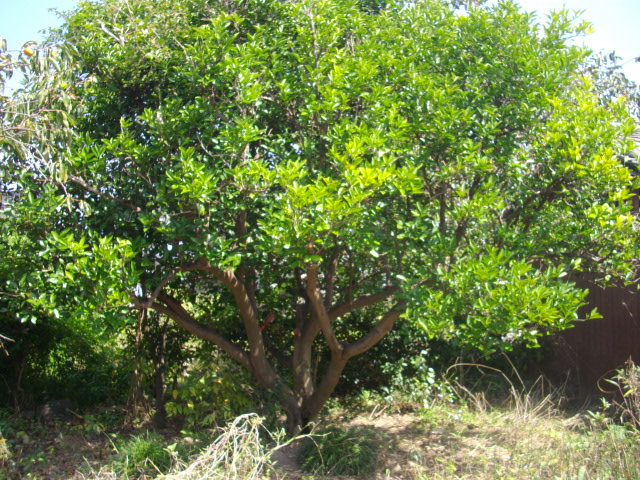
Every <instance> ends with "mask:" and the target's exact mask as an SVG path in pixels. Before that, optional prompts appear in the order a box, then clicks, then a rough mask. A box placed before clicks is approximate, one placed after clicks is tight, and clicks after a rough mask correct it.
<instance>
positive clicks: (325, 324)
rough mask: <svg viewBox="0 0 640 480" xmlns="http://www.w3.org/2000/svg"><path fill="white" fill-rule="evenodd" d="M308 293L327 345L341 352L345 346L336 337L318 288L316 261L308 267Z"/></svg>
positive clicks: (334, 350)
mask: <svg viewBox="0 0 640 480" xmlns="http://www.w3.org/2000/svg"><path fill="white" fill-rule="evenodd" d="M307 295H308V296H309V300H310V302H311V307H312V308H313V312H314V314H315V316H316V318H317V319H318V322H319V323H320V329H321V330H322V333H323V335H324V338H325V339H326V341H327V345H329V348H330V349H331V351H332V352H336V353H338V352H341V351H342V349H343V347H342V345H341V344H340V342H339V341H338V339H337V338H336V334H335V333H334V331H333V328H331V320H330V319H329V314H328V313H327V309H326V308H325V306H324V303H323V302H322V296H321V295H320V290H319V289H318V265H317V264H315V263H312V264H309V266H308V267H307Z"/></svg>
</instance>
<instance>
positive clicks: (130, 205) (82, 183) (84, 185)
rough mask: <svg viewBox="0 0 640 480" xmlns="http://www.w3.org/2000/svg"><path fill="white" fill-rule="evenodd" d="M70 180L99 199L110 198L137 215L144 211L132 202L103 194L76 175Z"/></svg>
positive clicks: (71, 176) (70, 176)
mask: <svg viewBox="0 0 640 480" xmlns="http://www.w3.org/2000/svg"><path fill="white" fill-rule="evenodd" d="M69 180H71V181H72V182H73V183H76V184H78V185H80V186H81V187H82V188H84V189H85V190H87V191H88V192H91V193H93V194H94V195H97V196H99V197H105V198H108V199H109V200H113V201H114V202H116V203H118V204H120V205H123V206H125V207H127V208H130V209H131V210H133V211H134V212H135V213H140V212H141V211H142V209H141V208H140V207H138V206H137V205H134V204H133V203H131V202H127V201H125V200H122V199H121V198H118V197H114V196H113V195H110V194H108V193H105V192H101V191H100V190H98V189H97V188H95V187H92V186H91V185H89V184H88V183H87V182H85V181H84V180H83V179H82V178H80V177H76V176H75V175H69Z"/></svg>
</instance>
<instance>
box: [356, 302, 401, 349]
mask: <svg viewBox="0 0 640 480" xmlns="http://www.w3.org/2000/svg"><path fill="white" fill-rule="evenodd" d="M405 309H406V305H405V304H404V302H398V303H397V304H396V305H395V306H394V307H393V308H392V309H391V310H389V311H388V312H387V313H385V314H384V315H383V316H382V318H381V319H380V320H379V321H378V323H377V324H376V325H375V326H374V327H373V328H372V329H371V331H370V332H369V333H367V334H366V335H365V336H364V337H362V338H360V339H359V340H356V341H355V342H353V343H350V344H349V345H347V346H346V347H345V349H344V354H343V358H345V359H349V358H351V357H354V356H355V355H360V354H361V353H364V352H366V351H367V350H369V349H370V348H371V347H373V346H374V345H375V344H376V343H378V342H379V341H380V340H382V338H383V337H384V336H385V335H386V334H387V333H389V331H390V330H391V329H392V328H393V325H394V323H396V320H397V319H398V318H399V317H400V315H402V314H403V313H404V311H405Z"/></svg>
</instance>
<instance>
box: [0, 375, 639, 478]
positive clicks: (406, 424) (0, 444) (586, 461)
mask: <svg viewBox="0 0 640 480" xmlns="http://www.w3.org/2000/svg"><path fill="white" fill-rule="evenodd" d="M482 369H483V371H484V372H485V373H484V374H483V375H482V376H479V377H476V381H475V382H476V383H474V384H477V381H480V382H481V383H482V384H483V385H484V387H485V388H484V389H477V390H476V392H475V393H471V392H470V390H469V388H468V385H467V386H465V385H463V384H461V383H459V382H458V381H455V380H454V378H453V377H451V379H450V381H449V382H448V383H444V382H439V383H438V385H431V387H430V388H429V389H428V391H426V390H422V391H421V393H422V394H423V398H422V402H416V397H417V396H419V395H416V392H415V391H414V392H412V394H411V395H408V394H407V391H406V390H405V391H403V390H402V389H401V388H394V389H392V390H387V391H386V392H384V391H378V392H374V391H370V390H361V391H360V392H359V393H358V394H357V395H352V396H349V397H345V398H342V399H340V400H339V401H335V402H333V403H332V404H331V405H330V406H329V408H328V409H327V411H326V412H325V414H324V415H323V416H322V418H321V419H320V421H319V422H318V424H316V425H315V426H314V428H313V429H312V430H311V431H310V432H309V433H308V434H305V435H301V436H299V437H296V438H293V439H291V438H289V437H287V436H286V434H285V432H284V431H281V430H278V429H276V428H274V427H273V422H272V421H270V420H269V419H268V418H266V417H264V416H259V415H257V414H255V413H246V414H242V415H239V416H238V417H237V418H235V419H233V420H231V421H230V422H228V423H226V424H224V423H223V424H221V426H220V427H213V428H200V429H197V430H178V429H175V428H174V429H165V430H163V431H161V432H151V431H149V430H148V429H146V427H144V426H138V427H135V428H131V427H130V428H123V423H122V422H123V419H124V416H119V415H117V414H114V413H113V412H112V413H111V415H108V414H106V413H105V414H103V415H98V416H96V415H91V414H84V415H79V416H78V418H77V419H76V420H74V421H68V422H62V421H57V422H55V423H52V424H46V425H45V424H42V423H41V422H37V421H32V420H25V419H21V418H18V417H16V416H10V415H7V414H6V411H3V412H4V413H3V414H2V417H0V430H1V431H2V432H3V433H4V438H3V440H1V441H0V464H1V465H2V469H0V478H3V479H14V478H29V479H32V480H38V479H42V480H44V479H56V480H57V479H60V480H61V479H77V480H80V479H84V480H109V479H127V480H134V479H136V480H142V479H147V480H148V479H171V480H196V479H238V480H240V479H242V480H257V479H266V478H275V479H284V478H291V479H300V478H305V479H323V478H361V479H370V478H371V479H372V478H384V479H415V480H427V479H443V480H444V479H480V480H484V479H486V480H489V479H529V478H554V479H567V480H569V479H580V480H596V479H602V480H604V479H630V480H631V479H638V478H640V429H639V428H638V423H637V419H638V415H639V414H640V410H639V409H638V405H639V402H638V392H639V391H640V383H639V382H638V378H639V377H638V375H639V373H640V368H639V367H637V366H635V365H633V364H632V363H628V364H627V366H626V368H625V369H622V370H620V371H619V372H618V374H617V375H616V376H615V378H614V379H613V380H612V381H611V382H612V386H614V387H615V388H616V389H617V390H618V391H619V392H620V395H618V396H615V395H613V396H609V397H608V400H603V401H602V403H601V404H600V405H595V406H592V408H591V409H576V408H575V407H572V406H571V405H568V404H567V402H566V398H564V397H563V396H562V395H561V393H562V392H560V391H558V390H554V389H552V388H550V386H549V385H548V384H546V383H545V382H544V381H543V380H542V379H539V380H538V381H537V382H534V383H533V384H531V385H529V386H526V387H525V382H522V383H520V380H519V379H518V377H517V376H516V377H515V379H514V380H510V379H509V378H508V377H507V376H506V375H504V374H502V373H501V372H496V371H492V370H491V369H490V368H489V369H488V368H487V367H482ZM483 390H484V391H483ZM489 392H490V393H489ZM252 407H256V406H255V405H253V406H252ZM98 425H99V426H98ZM35 438H39V440H38V441H35V440H34V439H35ZM44 438H46V439H48V440H46V441H43V439H44Z"/></svg>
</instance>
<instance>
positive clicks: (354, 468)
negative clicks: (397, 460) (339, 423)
mask: <svg viewBox="0 0 640 480" xmlns="http://www.w3.org/2000/svg"><path fill="white" fill-rule="evenodd" d="M379 447H380V440H379V438H377V436H376V434H375V431H372V429H371V428H367V427H348V428H338V427H336V426H332V427H329V428H327V429H325V430H324V431H322V432H318V433H316V434H314V435H312V436H310V437H309V438H307V439H306V441H305V442H304V443H303V447H302V449H301V452H300V455H301V456H300V463H301V466H302V469H303V470H304V471H305V472H307V473H311V474H314V475H318V474H322V475H351V476H356V477H366V476H368V475H371V474H372V473H373V472H374V471H375V464H376V454H377V451H378V448H379Z"/></svg>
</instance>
